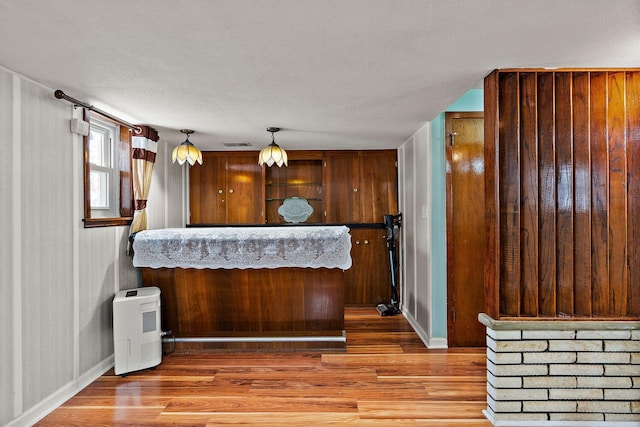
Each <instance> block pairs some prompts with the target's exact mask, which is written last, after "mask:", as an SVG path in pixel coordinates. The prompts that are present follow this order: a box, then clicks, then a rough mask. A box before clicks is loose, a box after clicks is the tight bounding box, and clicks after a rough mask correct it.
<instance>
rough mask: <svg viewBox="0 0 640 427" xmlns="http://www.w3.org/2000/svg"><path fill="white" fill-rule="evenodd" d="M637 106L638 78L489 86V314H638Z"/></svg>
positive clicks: (604, 76) (535, 77) (508, 75)
mask: <svg viewBox="0 0 640 427" xmlns="http://www.w3.org/2000/svg"><path fill="white" fill-rule="evenodd" d="M496 80H497V82H498V86H497V90H494V85H495V83H494V82H495V81H496ZM639 98H640V71H639V70H636V69H629V70H584V69H583V70H560V71H545V70H504V71H500V70H497V71H495V72H494V73H492V74H491V75H490V76H488V77H487V78H486V80H485V109H486V111H487V114H486V116H485V129H486V133H485V140H486V142H485V143H486V144H487V145H486V147H487V149H486V151H485V156H486V158H485V166H486V168H487V173H486V177H487V180H486V183H487V192H486V206H487V208H486V215H487V218H488V219H487V222H488V226H487V230H488V237H489V239H488V242H487V251H486V254H490V255H491V256H487V257H486V258H485V260H486V265H485V272H488V274H487V280H486V286H487V295H489V296H491V295H493V296H494V298H495V291H496V284H495V282H496V280H497V279H499V283H500V285H499V298H497V300H498V301H499V307H498V308H497V309H496V307H495V300H491V299H490V298H488V299H487V303H488V307H487V312H489V313H491V312H493V313H497V316H499V317H503V318H504V317H529V316H537V317H567V316H569V317H594V318H595V317H597V318H618V319H619V318H637V317H638V316H639V315H640V301H639V300H640V291H639V290H638V288H639V287H640V280H639V279H640V271H639V270H640V231H638V223H639V221H638V220H637V219H636V218H638V217H640V202H638V200H639V199H640V179H639V178H637V177H638V176H639V175H640V166H639V164H640V160H639V159H640V148H639V147H638V145H640V118H639V116H640V114H639V110H640V100H639ZM496 141H497V142H498V144H499V149H498V150H496V149H495V142H496ZM493 156H497V157H498V158H497V159H493ZM536 169H537V175H536V173H535V171H536ZM492 180H493V181H497V182H492ZM489 185H491V187H490V186H489ZM496 199H497V202H498V203H496ZM492 233H494V234H492ZM496 233H499V237H496ZM536 233H537V235H536ZM536 245H537V246H536ZM496 251H497V253H496ZM536 295H537V297H536Z"/></svg>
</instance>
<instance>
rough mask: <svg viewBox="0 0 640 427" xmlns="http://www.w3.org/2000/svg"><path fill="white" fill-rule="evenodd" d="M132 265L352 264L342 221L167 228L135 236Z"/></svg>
mask: <svg viewBox="0 0 640 427" xmlns="http://www.w3.org/2000/svg"><path fill="white" fill-rule="evenodd" d="M133 252H134V256H133V265H134V266H135V267H151V268H161V267H165V268H176V267H181V268H199V269H202V268H280V267H311V268H321V267H324V268H341V269H343V270H347V269H349V268H350V267H351V235H350V234H349V228H347V227H346V226H302V227H297V226H285V227H228V228H166V229H161V230H144V231H141V232H139V233H137V234H136V236H135V239H134V241H133Z"/></svg>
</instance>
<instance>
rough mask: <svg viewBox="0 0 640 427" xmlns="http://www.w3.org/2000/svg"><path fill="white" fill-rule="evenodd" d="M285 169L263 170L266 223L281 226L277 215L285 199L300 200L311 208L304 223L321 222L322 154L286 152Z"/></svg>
mask: <svg viewBox="0 0 640 427" xmlns="http://www.w3.org/2000/svg"><path fill="white" fill-rule="evenodd" d="M288 155H289V166H288V167H281V168H278V167H271V168H266V170H265V184H264V185H265V194H266V199H265V206H266V222H267V223H269V224H284V223H286V221H285V220H284V218H283V217H282V216H281V215H280V214H279V213H278V208H279V207H280V206H281V205H282V203H283V202H284V200H285V199H287V198H292V197H299V198H304V199H306V200H307V203H309V205H311V207H312V208H313V213H312V214H311V216H309V218H307V220H306V221H304V222H305V223H307V224H317V223H322V222H324V200H323V196H324V184H323V182H322V165H323V153H322V152H321V151H304V152H298V151H290V152H289V153H288Z"/></svg>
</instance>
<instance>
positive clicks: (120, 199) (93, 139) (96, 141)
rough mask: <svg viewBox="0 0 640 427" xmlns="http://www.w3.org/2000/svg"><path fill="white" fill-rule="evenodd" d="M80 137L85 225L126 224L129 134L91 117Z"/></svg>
mask: <svg viewBox="0 0 640 427" xmlns="http://www.w3.org/2000/svg"><path fill="white" fill-rule="evenodd" d="M85 120H89V122H90V125H89V135H88V136H86V137H85V138H84V153H85V155H84V159H85V165H84V185H85V191H84V193H85V194H84V196H85V203H84V204H85V219H84V224H85V227H103V226H110V225H126V224H130V223H131V219H132V216H133V200H132V190H131V172H130V171H131V154H130V153H131V135H130V131H129V129H128V128H125V127H122V126H120V125H117V124H115V123H113V122H111V121H108V120H104V119H98V118H95V117H94V116H91V117H90V118H89V117H87V115H86V113H85Z"/></svg>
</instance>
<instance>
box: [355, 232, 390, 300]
mask: <svg viewBox="0 0 640 427" xmlns="http://www.w3.org/2000/svg"><path fill="white" fill-rule="evenodd" d="M351 245H352V246H351V259H352V266H351V268H350V269H349V270H346V271H345V274H344V290H345V296H344V302H345V304H346V305H360V306H362V305H366V306H375V305H376V304H378V303H381V302H382V303H385V304H388V303H389V301H390V298H391V270H390V267H389V251H388V250H387V241H386V230H384V229H379V228H377V229H367V228H352V229H351Z"/></svg>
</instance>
